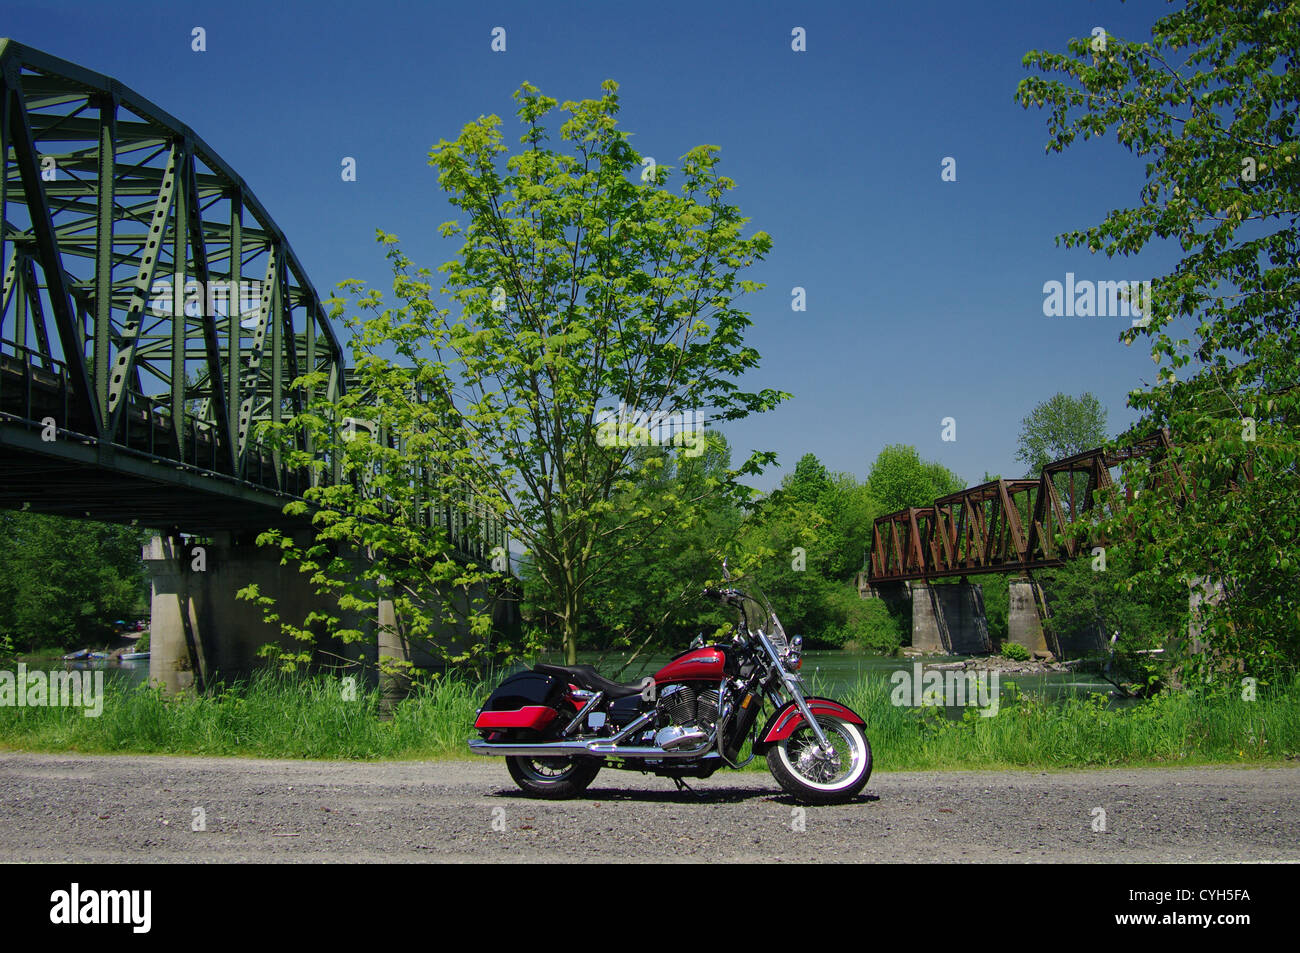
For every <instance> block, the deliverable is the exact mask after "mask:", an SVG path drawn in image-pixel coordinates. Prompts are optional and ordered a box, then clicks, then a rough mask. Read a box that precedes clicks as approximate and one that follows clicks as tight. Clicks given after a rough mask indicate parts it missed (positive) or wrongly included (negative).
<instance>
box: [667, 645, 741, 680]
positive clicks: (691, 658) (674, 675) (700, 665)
mask: <svg viewBox="0 0 1300 953" xmlns="http://www.w3.org/2000/svg"><path fill="white" fill-rule="evenodd" d="M726 664H727V658H726V656H725V655H723V654H722V650H721V649H715V648H703V649H696V650H695V651H693V652H687V653H686V654H685V655H682V656H679V657H677V658H675V659H673V660H672V661H671V662H669V663H668V664H667V665H665V666H664V667H663V668H661V669H660V670H659V671H657V672H655V681H656V682H658V683H659V684H663V683H664V682H685V681H690V680H692V679H708V680H709V681H712V682H716V681H718V680H720V679H721V678H722V677H723V668H724V667H725V666H726Z"/></svg>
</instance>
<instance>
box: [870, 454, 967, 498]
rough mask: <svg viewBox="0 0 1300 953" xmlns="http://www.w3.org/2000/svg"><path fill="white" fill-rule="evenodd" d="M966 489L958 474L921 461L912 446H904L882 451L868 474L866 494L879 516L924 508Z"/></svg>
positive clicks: (940, 466) (935, 464)
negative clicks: (867, 493)
mask: <svg viewBox="0 0 1300 953" xmlns="http://www.w3.org/2000/svg"><path fill="white" fill-rule="evenodd" d="M965 486H966V483H965V481H964V480H962V478H961V477H959V476H957V474H955V473H953V472H952V471H951V470H949V469H948V468H947V467H945V466H943V465H942V464H940V463H935V462H930V461H925V460H922V459H921V455H920V454H919V453H917V452H916V448H915V447H910V446H907V445H905V444H891V445H890V446H887V447H885V448H884V449H883V450H881V451H880V453H879V455H877V457H876V460H875V463H873V464H872V466H871V472H870V473H869V474H868V475H867V491H868V492H869V493H870V494H871V498H872V499H873V500H875V501H876V503H877V505H878V506H879V507H880V512H881V513H882V514H883V513H893V512H896V511H897V510H901V509H905V508H906V507H909V506H926V505H927V504H930V503H933V502H934V501H935V500H936V499H937V498H938V497H941V496H946V495H947V494H949V493H956V492H957V491H958V490H961V489H964V488H965Z"/></svg>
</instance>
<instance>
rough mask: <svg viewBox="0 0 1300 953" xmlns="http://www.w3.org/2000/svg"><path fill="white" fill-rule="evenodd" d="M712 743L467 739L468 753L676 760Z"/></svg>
mask: <svg viewBox="0 0 1300 953" xmlns="http://www.w3.org/2000/svg"><path fill="white" fill-rule="evenodd" d="M712 746H713V738H712V737H710V738H709V739H708V741H706V742H705V743H704V744H702V745H699V746H698V747H695V748H672V749H665V748H649V747H645V746H643V745H615V744H610V742H609V741H608V740H606V739H602V740H600V741H586V742H583V741H552V742H539V743H537V744H493V743H491V742H488V741H484V740H483V739H482V738H471V739H469V750H470V753H471V754H483V755H504V756H507V757H519V758H574V757H577V758H643V759H654V760H656V761H659V760H676V759H679V758H697V757H699V756H700V755H702V754H704V752H706V751H708V750H709V748H710V747H712Z"/></svg>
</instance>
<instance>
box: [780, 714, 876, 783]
mask: <svg viewBox="0 0 1300 953" xmlns="http://www.w3.org/2000/svg"><path fill="white" fill-rule="evenodd" d="M817 723H818V725H819V726H820V728H821V730H822V734H823V735H825V736H826V741H827V742H828V744H827V745H825V746H823V745H822V744H820V743H819V742H818V741H817V735H816V734H814V732H813V730H812V727H811V726H810V725H808V723H807V722H803V723H801V724H800V725H799V727H798V728H796V729H795V730H794V732H793V733H792V734H791V735H790V737H789V738H787V739H785V740H784V741H779V742H777V743H776V744H774V745H773V746H772V747H771V748H770V749H769V750H768V754H767V764H768V767H769V768H770V769H771V771H772V774H773V776H774V777H775V778H776V779H777V780H778V781H779V782H781V786H782V787H783V788H785V789H786V791H788V792H789V793H791V794H793V795H795V796H796V797H798V798H800V799H802V800H805V801H809V802H811V803H817V804H834V803H839V802H842V801H846V800H848V799H850V798H852V797H853V796H854V795H855V794H857V793H858V792H859V791H861V790H862V788H863V787H865V786H866V783H867V779H868V778H869V777H870V776H871V746H870V745H869V744H868V743H867V736H866V735H865V734H863V732H862V726H860V725H857V724H854V723H852V722H848V721H843V720H841V719H840V718H836V717H835V716H833V715H822V716H821V717H820V718H818V719H817Z"/></svg>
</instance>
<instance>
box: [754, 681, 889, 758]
mask: <svg viewBox="0 0 1300 953" xmlns="http://www.w3.org/2000/svg"><path fill="white" fill-rule="evenodd" d="M804 702H805V703H806V704H807V705H808V710H809V711H811V712H812V713H813V717H817V716H818V715H834V716H835V717H836V718H842V719H843V720H844V721H848V722H852V723H853V724H855V725H865V724H866V722H865V721H863V720H862V718H861V717H860V716H859V715H858V714H857V713H856V712H854V711H853V709H851V708H846V707H845V706H844V705H841V704H840V703H839V702H837V701H835V700H833V699H830V698H818V697H816V696H815V695H814V696H809V697H807V698H805V699H804ZM802 724H803V712H801V711H800V710H799V706H798V705H796V704H795V703H794V702H793V701H790V702H787V703H786V704H785V705H784V706H782V707H781V709H780V710H779V711H777V712H776V714H774V715H773V716H772V717H771V718H769V719H768V721H767V724H766V725H764V726H763V730H762V731H761V732H760V733H759V736H758V741H756V742H754V754H756V755H759V754H766V753H767V749H768V748H770V747H772V745H773V744H775V743H776V742H778V741H785V739H786V738H789V737H790V736H791V735H792V734H794V731H795V729H796V728H798V727H799V726H800V725H802Z"/></svg>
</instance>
